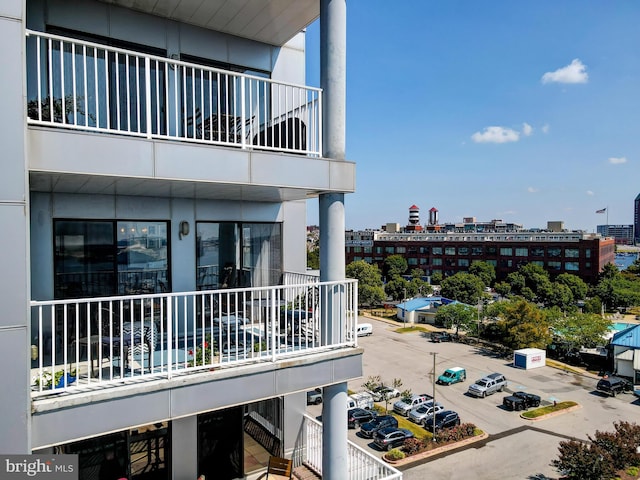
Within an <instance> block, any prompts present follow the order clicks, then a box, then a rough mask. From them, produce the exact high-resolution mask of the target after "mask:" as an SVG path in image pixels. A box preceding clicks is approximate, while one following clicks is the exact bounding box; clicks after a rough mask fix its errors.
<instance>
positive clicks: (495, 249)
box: [487, 247, 498, 255]
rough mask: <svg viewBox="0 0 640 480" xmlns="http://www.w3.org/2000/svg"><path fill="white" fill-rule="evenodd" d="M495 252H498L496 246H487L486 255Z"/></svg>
mask: <svg viewBox="0 0 640 480" xmlns="http://www.w3.org/2000/svg"><path fill="white" fill-rule="evenodd" d="M496 253H498V247H487V254H488V255H495V254H496Z"/></svg>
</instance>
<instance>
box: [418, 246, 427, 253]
mask: <svg viewBox="0 0 640 480" xmlns="http://www.w3.org/2000/svg"><path fill="white" fill-rule="evenodd" d="M419 252H420V253H429V247H420V249H419Z"/></svg>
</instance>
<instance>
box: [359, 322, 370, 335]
mask: <svg viewBox="0 0 640 480" xmlns="http://www.w3.org/2000/svg"><path fill="white" fill-rule="evenodd" d="M372 334H373V325H371V324H370V323H359V324H358V327H357V328H356V335H358V336H359V337H366V336H369V335H372Z"/></svg>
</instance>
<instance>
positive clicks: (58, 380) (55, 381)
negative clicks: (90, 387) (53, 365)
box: [35, 370, 76, 390]
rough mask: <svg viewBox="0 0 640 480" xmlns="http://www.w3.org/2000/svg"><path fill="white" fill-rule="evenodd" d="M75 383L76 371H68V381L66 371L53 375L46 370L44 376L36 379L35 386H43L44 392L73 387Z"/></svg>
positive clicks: (59, 371)
mask: <svg viewBox="0 0 640 480" xmlns="http://www.w3.org/2000/svg"><path fill="white" fill-rule="evenodd" d="M75 381H76V371H75V370H69V371H67V373H66V380H65V371H64V370H58V371H57V372H55V374H54V375H51V372H50V371H49V370H46V371H44V372H43V373H42V376H39V377H36V379H35V384H36V387H40V385H42V389H43V390H50V389H52V388H54V389H55V388H64V387H65V386H69V385H71V384H72V383H74V382H75Z"/></svg>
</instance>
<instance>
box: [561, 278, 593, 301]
mask: <svg viewBox="0 0 640 480" xmlns="http://www.w3.org/2000/svg"><path fill="white" fill-rule="evenodd" d="M556 283H561V284H563V285H566V286H567V287H569V289H570V290H571V293H572V294H573V298H574V300H583V299H584V298H585V297H586V296H587V292H588V290H589V286H588V285H587V284H586V283H585V282H584V280H582V279H581V278H580V277H578V276H577V275H573V274H571V273H561V274H560V275H558V276H557V277H556Z"/></svg>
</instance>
